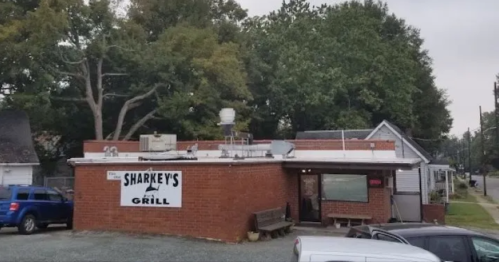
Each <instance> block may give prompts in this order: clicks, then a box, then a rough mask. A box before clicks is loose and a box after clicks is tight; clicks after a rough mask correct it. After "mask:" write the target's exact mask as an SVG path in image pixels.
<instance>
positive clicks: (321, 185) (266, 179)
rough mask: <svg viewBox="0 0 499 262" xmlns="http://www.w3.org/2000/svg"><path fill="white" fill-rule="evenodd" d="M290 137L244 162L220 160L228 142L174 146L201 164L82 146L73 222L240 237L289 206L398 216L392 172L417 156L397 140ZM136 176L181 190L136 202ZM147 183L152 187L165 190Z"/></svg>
mask: <svg viewBox="0 0 499 262" xmlns="http://www.w3.org/2000/svg"><path fill="white" fill-rule="evenodd" d="M269 142H270V141H255V142H254V143H255V144H265V143H269ZM290 142H292V143H293V144H294V145H295V150H294V151H293V153H292V154H293V155H292V156H291V157H288V158H279V157H275V158H258V157H255V158H246V159H243V160H235V159H233V158H220V151H219V150H218V145H220V144H224V141H190V142H178V143H177V148H179V149H186V148H187V147H188V146H192V145H194V144H197V145H198V150H199V151H197V160H182V161H180V160H179V161H176V160H173V161H171V160H170V161H140V160H139V158H140V156H141V155H143V154H144V153H141V152H140V150H139V142H121V141H88V142H85V144H84V151H85V156H84V158H79V159H71V160H70V161H69V162H70V164H72V165H73V166H74V171H75V198H74V201H75V202H74V204H75V209H74V228H75V230H112V231H126V232H144V233H158V234H172V235H185V236H193V237H200V238H208V239H217V240H222V241H226V242H237V241H240V240H243V239H244V238H245V237H246V233H247V232H248V231H250V230H254V228H253V213H254V212H258V211H262V210H266V209H271V208H276V207H282V208H283V209H284V207H285V206H286V205H287V204H288V203H289V206H290V207H291V208H290V209H291V217H292V218H293V219H294V220H295V221H298V222H299V223H306V222H309V223H321V224H323V225H327V224H330V221H329V220H328V214H331V213H341V214H359V215H368V216H370V217H372V219H371V220H370V221H367V222H368V223H384V222H386V221H388V219H389V218H391V217H393V208H392V205H391V200H390V197H391V195H392V192H393V185H394V184H395V183H394V179H396V177H395V175H394V174H395V170H398V169H412V168H413V167H414V166H416V165H418V164H419V161H420V160H419V159H407V158H405V159H400V158H396V157H395V145H394V143H393V142H392V141H375V140H370V141H365V140H349V141H341V140H339V141H338V140H295V141H290ZM105 147H107V148H109V147H116V151H117V153H118V156H114V157H106V156H105V153H104V152H103V148H105ZM184 152H185V151H179V154H182V153H184ZM146 170H147V171H146ZM134 172H135V173H136V174H139V173H140V175H138V177H139V176H142V177H141V178H138V177H137V179H139V180H140V181H141V182H144V183H145V182H147V181H149V180H147V181H145V180H144V181H142V179H144V176H146V173H147V174H149V173H151V174H152V173H154V174H158V176H163V174H164V177H167V175H166V174H168V176H169V177H170V178H172V177H173V176H174V175H175V174H178V175H179V177H178V178H179V179H178V183H177V184H178V185H179V186H178V187H176V188H174V187H173V186H174V185H175V183H173V182H172V181H173V180H171V179H170V182H172V183H170V184H169V185H168V183H165V187H166V186H170V188H168V190H169V191H165V192H166V193H165V194H170V195H168V199H169V205H163V206H161V204H162V203H156V204H158V205H159V206H161V207H157V206H155V207H152V206H148V205H147V204H149V202H147V200H146V202H147V203H145V204H144V202H140V200H139V198H138V197H137V198H135V195H134V194H136V195H137V196H138V195H142V194H144V193H143V192H144V191H143V188H141V189H138V191H137V190H136V189H129V188H127V187H126V184H127V183H128V182H130V181H135V178H136V177H135V175H134V174H135V173H134ZM142 173H143V174H142ZM113 174H120V175H119V176H118V177H113ZM170 175H173V176H170ZM123 176H128V177H127V178H126V179H125V178H124V177H123ZM132 178H133V180H130V179H132ZM148 178H149V175H147V176H146V179H148ZM150 181H151V182H150V185H149V186H148V187H147V189H146V192H147V190H149V189H151V190H159V186H158V187H156V188H155V187H154V186H153V182H152V178H151V180H150ZM155 182H157V181H155ZM134 183H138V182H137V181H135V182H134ZM161 185H162V184H161ZM145 186H146V185H145ZM145 186H144V188H145ZM134 190H135V191H134ZM141 190H142V191H141ZM165 190H166V189H165ZM139 191H140V192H139ZM127 198H129V199H127ZM130 199H131V200H130ZM127 201H128V202H127ZM165 201H166V198H165ZM139 202H140V203H139ZM165 203H166V202H165ZM151 204H152V203H151ZM163 204H164V203H163ZM173 206H175V207H173ZM422 210H424V209H422ZM428 216H432V215H431V214H430V215H427V216H426V217H428Z"/></svg>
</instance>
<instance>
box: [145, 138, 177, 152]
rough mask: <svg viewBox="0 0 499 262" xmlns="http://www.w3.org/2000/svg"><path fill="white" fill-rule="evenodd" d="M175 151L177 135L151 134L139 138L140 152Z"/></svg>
mask: <svg viewBox="0 0 499 262" xmlns="http://www.w3.org/2000/svg"><path fill="white" fill-rule="evenodd" d="M170 150H177V135H168V134H153V135H141V136H140V151H141V152H165V151H170Z"/></svg>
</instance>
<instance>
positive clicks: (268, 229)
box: [259, 221, 293, 232]
mask: <svg viewBox="0 0 499 262" xmlns="http://www.w3.org/2000/svg"><path fill="white" fill-rule="evenodd" d="M292 224H293V223H291V222H287V221H282V222H279V223H277V224H273V225H270V226H266V227H261V228H259V230H260V231H264V232H271V231H274V230H277V229H283V228H286V227H289V226H291V225H292Z"/></svg>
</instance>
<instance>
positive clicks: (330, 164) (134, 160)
mask: <svg viewBox="0 0 499 262" xmlns="http://www.w3.org/2000/svg"><path fill="white" fill-rule="evenodd" d="M420 162H421V160H420V159H417V158H414V159H413V158H410V159H408V158H286V159H282V158H281V159H279V158H246V159H233V158H198V159H197V160H154V161H141V160H139V158H138V157H107V158H72V159H69V160H68V163H69V164H71V165H77V166H78V165H113V164H120V165H144V164H147V165H165V164H174V165H210V164H214V165H217V164H218V165H245V164H269V163H282V164H283V167H284V168H331V169H412V168H413V167H414V166H416V165H417V164H419V163H420Z"/></svg>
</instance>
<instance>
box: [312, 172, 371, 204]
mask: <svg viewBox="0 0 499 262" xmlns="http://www.w3.org/2000/svg"><path fill="white" fill-rule="evenodd" d="M322 196H323V197H324V198H325V199H326V200H338V201H354V202H368V200H369V198H368V189H367V176H366V175H338V174H323V175H322Z"/></svg>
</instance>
